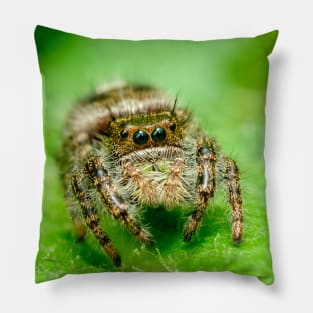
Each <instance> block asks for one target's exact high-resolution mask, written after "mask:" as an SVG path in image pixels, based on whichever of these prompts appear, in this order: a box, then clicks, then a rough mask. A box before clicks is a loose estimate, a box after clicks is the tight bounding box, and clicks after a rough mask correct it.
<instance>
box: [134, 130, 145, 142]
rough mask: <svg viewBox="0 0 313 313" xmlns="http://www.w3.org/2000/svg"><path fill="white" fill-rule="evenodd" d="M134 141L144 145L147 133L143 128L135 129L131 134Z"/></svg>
mask: <svg viewBox="0 0 313 313" xmlns="http://www.w3.org/2000/svg"><path fill="white" fill-rule="evenodd" d="M133 140H134V143H136V144H138V145H144V144H145V143H146V142H147V141H148V140H149V135H148V134H147V133H146V132H145V131H143V130H137V131H136V132H135V133H134V136H133Z"/></svg>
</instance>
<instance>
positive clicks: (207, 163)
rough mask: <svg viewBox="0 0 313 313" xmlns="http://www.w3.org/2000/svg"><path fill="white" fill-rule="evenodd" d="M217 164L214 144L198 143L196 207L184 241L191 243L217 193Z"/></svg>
mask: <svg viewBox="0 0 313 313" xmlns="http://www.w3.org/2000/svg"><path fill="white" fill-rule="evenodd" d="M215 162H216V154H215V149H214V144H213V142H211V141H210V140H207V139H202V140H200V141H199V142H198V143H197V163H198V187H197V193H198V196H197V201H196V207H195V209H194V211H193V212H192V214H191V216H190V217H189V219H188V221H187V223H186V225H185V228H184V241H190V240H191V238H192V236H193V234H194V233H195V232H196V230H197V229H198V227H199V226H200V223H201V220H202V217H203V215H204V213H205V209H206V207H207V205H208V203H209V200H210V198H212V197H213V196H214V191H215Z"/></svg>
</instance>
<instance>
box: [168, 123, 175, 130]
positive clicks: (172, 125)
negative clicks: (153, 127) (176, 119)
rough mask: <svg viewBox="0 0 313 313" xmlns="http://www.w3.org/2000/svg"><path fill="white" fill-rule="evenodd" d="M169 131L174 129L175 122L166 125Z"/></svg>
mask: <svg viewBox="0 0 313 313" xmlns="http://www.w3.org/2000/svg"><path fill="white" fill-rule="evenodd" d="M168 128H169V129H170V130H171V131H174V130H175V129H176V124H175V123H171V124H170V126H169V127H168Z"/></svg>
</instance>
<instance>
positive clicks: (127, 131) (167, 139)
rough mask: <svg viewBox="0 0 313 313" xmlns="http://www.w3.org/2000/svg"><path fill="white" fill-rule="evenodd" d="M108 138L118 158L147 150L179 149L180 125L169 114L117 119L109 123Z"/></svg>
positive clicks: (174, 117)
mask: <svg viewBox="0 0 313 313" xmlns="http://www.w3.org/2000/svg"><path fill="white" fill-rule="evenodd" d="M110 137H111V139H112V144H113V147H112V148H113V150H114V153H115V154H116V155H118V156H124V155H127V154H129V153H132V152H135V151H137V150H142V149H148V148H156V147H164V146H172V147H181V144H182V125H181V123H180V122H179V120H178V119H177V117H176V115H175V114H173V113H171V112H161V113H150V114H146V115H140V116H132V117H129V118H118V119H116V120H114V121H112V122H111V125H110Z"/></svg>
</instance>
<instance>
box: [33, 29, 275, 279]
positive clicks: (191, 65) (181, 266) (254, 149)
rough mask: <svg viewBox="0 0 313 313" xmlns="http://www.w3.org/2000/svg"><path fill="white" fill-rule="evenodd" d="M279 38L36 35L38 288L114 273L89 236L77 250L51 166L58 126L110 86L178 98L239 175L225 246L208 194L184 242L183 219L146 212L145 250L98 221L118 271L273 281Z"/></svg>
mask: <svg viewBox="0 0 313 313" xmlns="http://www.w3.org/2000/svg"><path fill="white" fill-rule="evenodd" d="M277 34H278V33H277V31H274V32H271V33H268V34H265V35H262V36H259V37H256V38H242V39H238V38H237V39H229V40H215V41H204V42H194V41H171V40H150V41H126V40H101V39H89V38H84V37H80V36H76V35H72V34H68V33H64V32H60V31H57V30H53V29H49V28H46V27H42V26H38V27H37V28H36V31H35V39H36V45H37V51H38V59H39V65H40V71H41V73H42V78H43V88H44V92H43V98H44V106H43V118H44V123H43V124H44V141H45V151H46V157H47V158H46V165H45V179H44V194H43V206H42V210H43V211H42V213H43V217H42V222H41V227H40V243H39V252H38V255H37V260H36V282H42V281H46V280H51V279H55V278H58V277H60V276H63V275H65V274H69V273H90V272H103V271H115V270H116V269H115V268H114V267H113V266H112V265H111V263H110V261H108V259H107V257H106V256H105V255H104V253H103V252H102V248H101V247H100V245H99V244H98V242H97V241H96V239H95V238H93V236H92V235H90V234H89V235H88V236H87V239H86V241H85V242H82V243H76V237H75V234H74V231H73V226H72V222H71V219H70V216H69V211H68V208H67V206H66V203H65V201H64V197H63V189H62V182H61V181H60V179H59V172H58V167H57V163H56V158H57V156H58V153H59V151H60V148H61V144H62V136H63V129H64V121H65V118H66V116H67V114H68V112H69V110H70V109H71V108H72V107H73V106H74V105H75V103H77V101H78V100H79V99H80V98H82V97H84V96H86V95H88V94H90V93H92V92H93V91H94V90H95V89H96V88H98V87H99V86H101V85H103V84H106V83H111V82H114V81H125V82H128V83H141V84H151V85H153V86H158V87H160V88H161V89H164V90H166V91H168V92H169V93H170V94H172V95H176V94H177V93H178V94H179V101H180V103H181V104H182V105H184V106H185V107H187V108H189V109H190V110H192V112H193V114H194V117H195V119H196V120H197V121H198V122H199V124H200V125H201V127H202V128H204V129H205V130H206V131H207V132H208V133H209V134H210V135H211V136H212V137H214V138H215V139H216V140H217V141H218V142H219V144H220V145H221V146H222V148H223V150H224V152H225V153H226V154H227V155H229V156H230V157H232V158H234V159H235V160H236V161H237V163H238V165H239V168H240V170H241V177H242V189H243V203H244V219H245V221H244V222H245V232H244V241H243V243H242V244H241V245H240V246H235V245H233V243H232V241H231V226H230V211H231V210H230V208H229V205H228V204H227V201H226V197H225V194H224V192H223V190H222V189H220V191H219V192H217V193H216V196H215V197H214V199H213V201H212V203H211V205H210V206H209V207H208V210H207V212H208V213H207V215H206V217H205V218H204V220H203V223H202V226H201V228H200V230H199V232H198V233H197V234H196V235H195V236H194V239H193V241H192V242H191V243H188V244H186V243H184V242H183V241H182V228H183V225H184V222H185V221H186V218H187V216H188V213H189V212H188V211H186V210H183V209H181V208H177V209H176V210H174V211H171V212H167V211H165V210H164V209H163V208H157V209H152V208H146V209H145V210H144V211H143V212H142V214H141V220H142V221H143V223H144V224H148V225H149V228H150V230H151V232H152V234H153V235H154V237H155V239H156V247H155V248H154V249H149V248H145V247H144V246H142V245H141V244H140V243H139V242H137V241H136V240H135V239H134V238H133V237H132V236H131V235H130V234H129V233H128V232H127V231H126V230H124V229H123V228H122V227H121V226H120V225H119V224H118V223H117V222H116V221H113V220H112V219H111V218H109V217H107V216H102V223H103V225H104V226H103V227H104V228H105V230H106V231H107V232H108V233H109V234H110V236H111V239H112V242H113V244H114V245H115V246H116V247H117V248H118V250H119V251H120V253H121V256H122V261H123V266H122V268H121V269H120V270H122V271H198V270H203V271H232V272H235V273H241V274H247V275H254V276H257V277H258V278H259V279H260V280H262V281H263V282H264V283H266V284H271V283H272V282H273V273H272V261H271V255H270V251H269V237H268V228H267V220H266V209H265V177H264V159H263V149H264V106H265V98H266V84H267V76H268V60H267V55H268V54H270V53H271V51H272V49H273V46H274V44H275V41H276V38H277Z"/></svg>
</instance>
